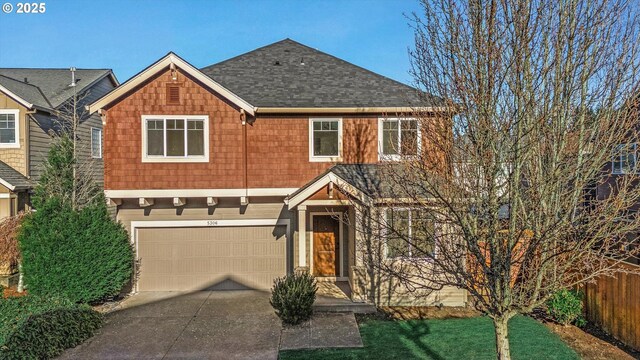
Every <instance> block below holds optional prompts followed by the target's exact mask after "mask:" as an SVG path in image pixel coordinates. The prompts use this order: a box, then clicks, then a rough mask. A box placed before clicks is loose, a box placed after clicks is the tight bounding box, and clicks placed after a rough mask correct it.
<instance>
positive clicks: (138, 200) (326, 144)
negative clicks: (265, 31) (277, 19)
mask: <svg viewBox="0 0 640 360" xmlns="http://www.w3.org/2000/svg"><path fill="white" fill-rule="evenodd" d="M419 95H420V93H419V92H418V91H417V90H416V89H414V88H412V87H410V86H407V85H405V84H402V83H399V82H397V81H394V80H391V79H389V78H386V77H384V76H381V75H378V74H376V73H373V72H371V71H368V70H366V69H363V68H361V67H358V66H355V65H353V64H351V63H348V62H346V61H343V60H341V59H338V58H336V57H334V56H331V55H328V54H326V53H323V52H320V51H318V50H315V49H312V48H310V47H307V46H305V45H302V44H300V43H297V42H295V41H292V40H289V39H286V40H283V41H280V42H276V43H274V44H271V45H268V46H265V47H262V48H259V49H256V50H253V51H251V52H248V53H245V54H242V55H240V56H237V57H234V58H231V59H229V60H226V61H223V62H220V63H217V64H214V65H211V66H207V67H204V68H202V69H197V68H195V67H194V66H192V65H191V64H189V63H188V62H187V61H185V60H183V59H182V58H180V57H179V56H177V55H176V54H174V53H169V54H168V55H166V56H165V57H163V58H161V59H159V60H158V61H156V62H155V63H153V64H151V65H150V66H149V67H147V68H146V69H144V70H142V71H141V72H140V73H138V74H137V75H135V76H133V77H132V78H131V79H129V80H128V81H126V82H125V83H123V84H122V85H120V86H119V87H118V88H116V89H115V90H113V91H112V92H110V93H109V94H107V95H106V96H104V97H103V98H101V99H99V100H97V101H96V102H94V103H93V104H91V105H90V111H91V112H97V113H99V114H100V115H101V117H102V121H103V123H104V124H105V125H104V163H105V174H104V186H105V195H106V197H107V199H108V201H109V202H110V203H111V204H112V205H116V206H117V219H118V220H119V221H121V222H122V223H123V224H124V225H125V227H126V228H127V229H128V230H129V232H130V234H131V241H132V243H133V244H134V247H135V250H136V257H137V259H138V260H139V269H138V273H139V278H138V279H137V281H136V284H135V290H136V291H186V290H201V289H235V288H257V289H268V288H270V287H271V286H272V284H273V279H274V278H275V277H278V276H282V275H284V274H286V273H288V272H291V271H294V270H295V269H299V268H306V269H308V270H309V271H310V272H311V273H312V274H313V275H315V276H316V277H317V278H318V279H319V280H323V279H329V280H332V281H344V282H346V283H348V284H349V286H350V287H351V290H352V298H353V300H357V301H376V302H378V303H388V304H415V303H417V302H418V301H419V302H421V303H428V304H445V305H463V304H464V303H465V301H466V294H465V292H464V291H462V290H460V289H457V288H444V289H442V290H440V291H436V292H433V293H431V294H428V296H422V297H416V296H415V294H413V293H411V292H410V291H407V289H403V287H402V285H401V284H400V283H399V282H397V281H394V279H388V280H385V281H384V283H382V282H380V281H374V279H373V277H374V276H373V275H372V274H371V272H369V271H367V269H365V268H364V259H365V258H366V256H367V254H366V251H367V250H366V247H365V246H362V244H361V242H362V241H365V240H363V239H362V236H361V235H360V233H361V232H359V231H357V229H356V228H355V226H356V224H357V223H358V219H359V217H360V214H359V212H358V207H357V206H356V204H357V202H367V203H375V200H376V199H373V198H372V197H373V196H375V195H374V194H376V192H372V191H370V189H369V187H370V185H371V184H372V183H375V182H376V177H377V176H378V165H377V164H378V163H379V162H380V161H381V160H384V159H391V160H393V159H394V158H398V157H401V156H404V155H411V152H413V154H414V155H415V152H416V151H418V149H417V147H416V146H404V144H410V143H413V144H418V145H420V143H421V135H420V134H421V131H420V129H418V127H419V123H418V121H416V119H415V118H412V117H411V116H412V115H411V114H412V113H413V110H414V109H415V108H416V107H421V108H422V109H423V110H425V109H426V110H427V111H438V103H437V101H435V100H432V101H429V103H428V104H425V97H424V96H419ZM418 147H420V146H418ZM387 200H388V199H387ZM387 202H388V201H387ZM408 221H409V222H410V216H409V219H408ZM409 225H410V223H409ZM387 256H388V257H389V258H393V257H394V254H392V253H391V252H389V253H387ZM372 294H377V296H373V295H372ZM372 297H375V298H372Z"/></svg>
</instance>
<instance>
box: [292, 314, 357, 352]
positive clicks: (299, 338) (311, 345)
mask: <svg viewBox="0 0 640 360" xmlns="http://www.w3.org/2000/svg"><path fill="white" fill-rule="evenodd" d="M344 347H350V348H353V347H362V338H361V337H360V330H359V329H358V323H357V322H356V318H355V316H354V315H353V313H352V312H347V313H315V314H314V315H313V317H312V318H311V320H309V321H307V322H305V323H303V324H300V325H298V326H290V327H285V328H284V329H282V338H281V340H280V350H295V349H319V348H344Z"/></svg>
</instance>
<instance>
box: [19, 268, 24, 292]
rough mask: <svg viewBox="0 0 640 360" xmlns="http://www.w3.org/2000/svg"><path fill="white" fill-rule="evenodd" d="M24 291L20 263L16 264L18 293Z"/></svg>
mask: <svg viewBox="0 0 640 360" xmlns="http://www.w3.org/2000/svg"><path fill="white" fill-rule="evenodd" d="M23 291H24V277H23V275H22V261H20V262H19V263H18V292H19V293H21V292H23Z"/></svg>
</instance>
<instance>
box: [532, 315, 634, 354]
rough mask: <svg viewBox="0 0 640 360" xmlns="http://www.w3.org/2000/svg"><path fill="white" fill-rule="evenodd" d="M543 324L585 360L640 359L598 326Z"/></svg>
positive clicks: (631, 350)
mask: <svg viewBox="0 0 640 360" xmlns="http://www.w3.org/2000/svg"><path fill="white" fill-rule="evenodd" d="M544 324H545V325H546V326H547V327H548V328H549V329H550V330H551V331H553V332H554V333H555V334H557V335H558V336H560V338H561V339H562V340H563V341H564V342H565V343H566V344H567V345H569V346H570V347H571V348H572V349H573V350H574V351H575V352H577V353H578V354H579V355H580V357H581V358H582V359H585V360H610V359H619V360H626V359H629V360H632V359H640V352H638V351H635V350H633V349H631V348H629V347H627V346H625V345H624V344H622V343H621V342H619V341H618V340H616V339H615V338H613V337H612V336H611V335H609V334H607V333H605V332H603V331H602V330H600V329H599V328H597V327H595V326H592V325H587V327H586V328H585V330H586V331H585V330H583V329H581V328H579V327H576V326H573V325H566V326H564V325H560V324H556V323H553V322H548V321H544Z"/></svg>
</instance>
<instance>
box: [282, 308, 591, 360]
mask: <svg viewBox="0 0 640 360" xmlns="http://www.w3.org/2000/svg"><path fill="white" fill-rule="evenodd" d="M509 333H510V334H509V335H510V344H511V355H512V358H513V359H514V360H524V359H576V360H578V359H580V358H579V357H578V355H577V354H576V353H575V352H574V351H573V350H571V349H570V348H569V347H567V345H565V344H564V343H563V342H562V340H560V338H558V337H557V336H556V335H555V334H553V333H551V332H550V331H549V330H547V328H546V327H545V326H544V325H542V324H540V323H539V322H537V321H536V320H534V319H531V318H529V317H525V316H518V317H515V318H513V319H512V320H511V321H510V322H509ZM360 334H361V335H362V341H363V342H364V348H360V349H323V350H290V351H282V352H280V359H282V360H297V359H300V360H303V359H305V360H306V359H436V360H439V359H495V358H496V355H495V350H494V348H495V339H494V332H493V323H492V322H491V319H489V318H487V317H477V318H470V319H448V320H411V321H386V320H365V321H363V322H362V323H361V324H360Z"/></svg>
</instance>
